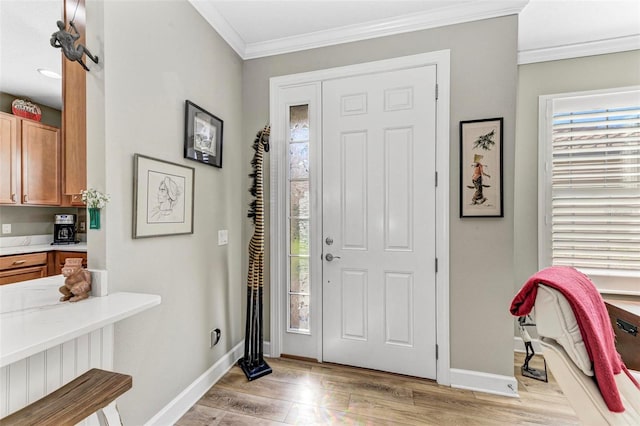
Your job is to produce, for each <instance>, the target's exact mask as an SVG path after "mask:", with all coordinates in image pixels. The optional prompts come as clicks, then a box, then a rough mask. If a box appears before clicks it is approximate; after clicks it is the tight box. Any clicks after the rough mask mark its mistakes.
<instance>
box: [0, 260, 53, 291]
mask: <svg viewBox="0 0 640 426" xmlns="http://www.w3.org/2000/svg"><path fill="white" fill-rule="evenodd" d="M47 275H48V268H47V253H29V254H16V255H12V256H2V257H0V285H4V284H11V283H18V282H20V281H27V280H33V279H36V278H44V277H46V276H47Z"/></svg>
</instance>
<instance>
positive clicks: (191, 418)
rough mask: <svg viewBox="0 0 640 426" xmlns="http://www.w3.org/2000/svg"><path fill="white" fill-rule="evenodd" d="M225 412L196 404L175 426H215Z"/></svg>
mask: <svg viewBox="0 0 640 426" xmlns="http://www.w3.org/2000/svg"><path fill="white" fill-rule="evenodd" d="M224 414H225V411H223V410H220V409H218V408H213V407H207V406H205V405H200V404H196V405H194V406H193V407H191V408H190V409H189V411H187V413H186V414H185V415H184V416H182V418H181V419H180V420H179V421H178V423H176V426H217V425H219V424H220V420H222V417H224Z"/></svg>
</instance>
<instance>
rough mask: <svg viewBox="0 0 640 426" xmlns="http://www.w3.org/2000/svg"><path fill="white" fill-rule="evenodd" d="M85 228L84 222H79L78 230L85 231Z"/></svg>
mask: <svg viewBox="0 0 640 426" xmlns="http://www.w3.org/2000/svg"><path fill="white" fill-rule="evenodd" d="M86 230H87V224H86V222H80V232H85V231H86Z"/></svg>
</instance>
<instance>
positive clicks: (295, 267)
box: [287, 105, 311, 333]
mask: <svg viewBox="0 0 640 426" xmlns="http://www.w3.org/2000/svg"><path fill="white" fill-rule="evenodd" d="M288 148H289V149H288V156H287V159H288V163H289V168H288V178H287V180H288V190H287V193H288V194H287V196H288V197H287V198H288V206H289V209H288V225H289V239H288V250H287V251H288V254H289V277H288V302H289V303H288V315H287V318H288V321H287V322H288V324H287V330H288V331H290V332H299V333H310V330H311V328H310V324H309V320H310V304H311V286H310V284H311V281H310V276H309V248H310V241H309V239H310V204H309V193H310V192H309V189H310V174H309V105H296V106H291V107H289V147H288Z"/></svg>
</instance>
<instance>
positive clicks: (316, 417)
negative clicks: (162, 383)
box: [177, 353, 579, 426]
mask: <svg viewBox="0 0 640 426" xmlns="http://www.w3.org/2000/svg"><path fill="white" fill-rule="evenodd" d="M514 358H515V359H514V372H515V373H514V374H515V377H516V378H517V380H518V391H519V394H520V398H509V397H500V396H496V395H489V394H485V393H480V392H472V391H466V390H459V389H452V388H449V387H445V386H440V385H438V384H436V383H435V382H433V381H431V380H423V379H416V378H413V377H407V376H400V375H396V374H388V373H382V372H378V371H372V370H365V369H360V368H352V367H345V366H341V365H335V364H318V363H312V362H305V361H298V360H291V359H285V358H278V359H273V358H268V359H267V362H268V363H269V365H270V366H271V368H272V369H273V373H272V374H270V375H268V376H264V377H261V378H259V379H257V380H255V381H253V382H249V381H247V379H246V378H245V376H244V373H243V372H242V370H240V368H238V367H237V366H235V367H233V368H232V369H231V370H230V371H229V372H228V373H227V374H226V375H225V376H224V377H223V378H222V379H220V381H219V382H218V383H216V384H215V385H214V386H213V387H212V388H211V389H209V391H208V392H207V393H206V395H205V396H203V397H202V398H201V399H200V401H198V403H197V404H196V405H194V406H193V407H192V408H191V409H190V410H189V411H188V412H187V413H186V414H185V415H184V416H183V417H182V419H180V421H179V422H178V423H177V425H179V426H196V425H283V424H296V425H333V424H346V425H554V426H557V425H577V424H579V422H578V419H577V417H576V416H575V412H574V411H573V409H572V408H571V407H570V406H569V404H568V402H567V400H566V398H565V397H564V395H563V394H562V391H561V390H560V388H559V387H558V385H557V383H556V382H555V381H554V380H553V378H551V379H550V381H549V383H544V382H540V381H537V380H533V379H529V378H526V377H522V375H521V374H520V365H522V360H523V355H522V354H517V353H516V354H515V357H514ZM536 358H538V357H537V356H536ZM531 365H532V366H533V367H539V366H541V365H542V361H541V358H538V359H535V360H534V362H532V364H531Z"/></svg>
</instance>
